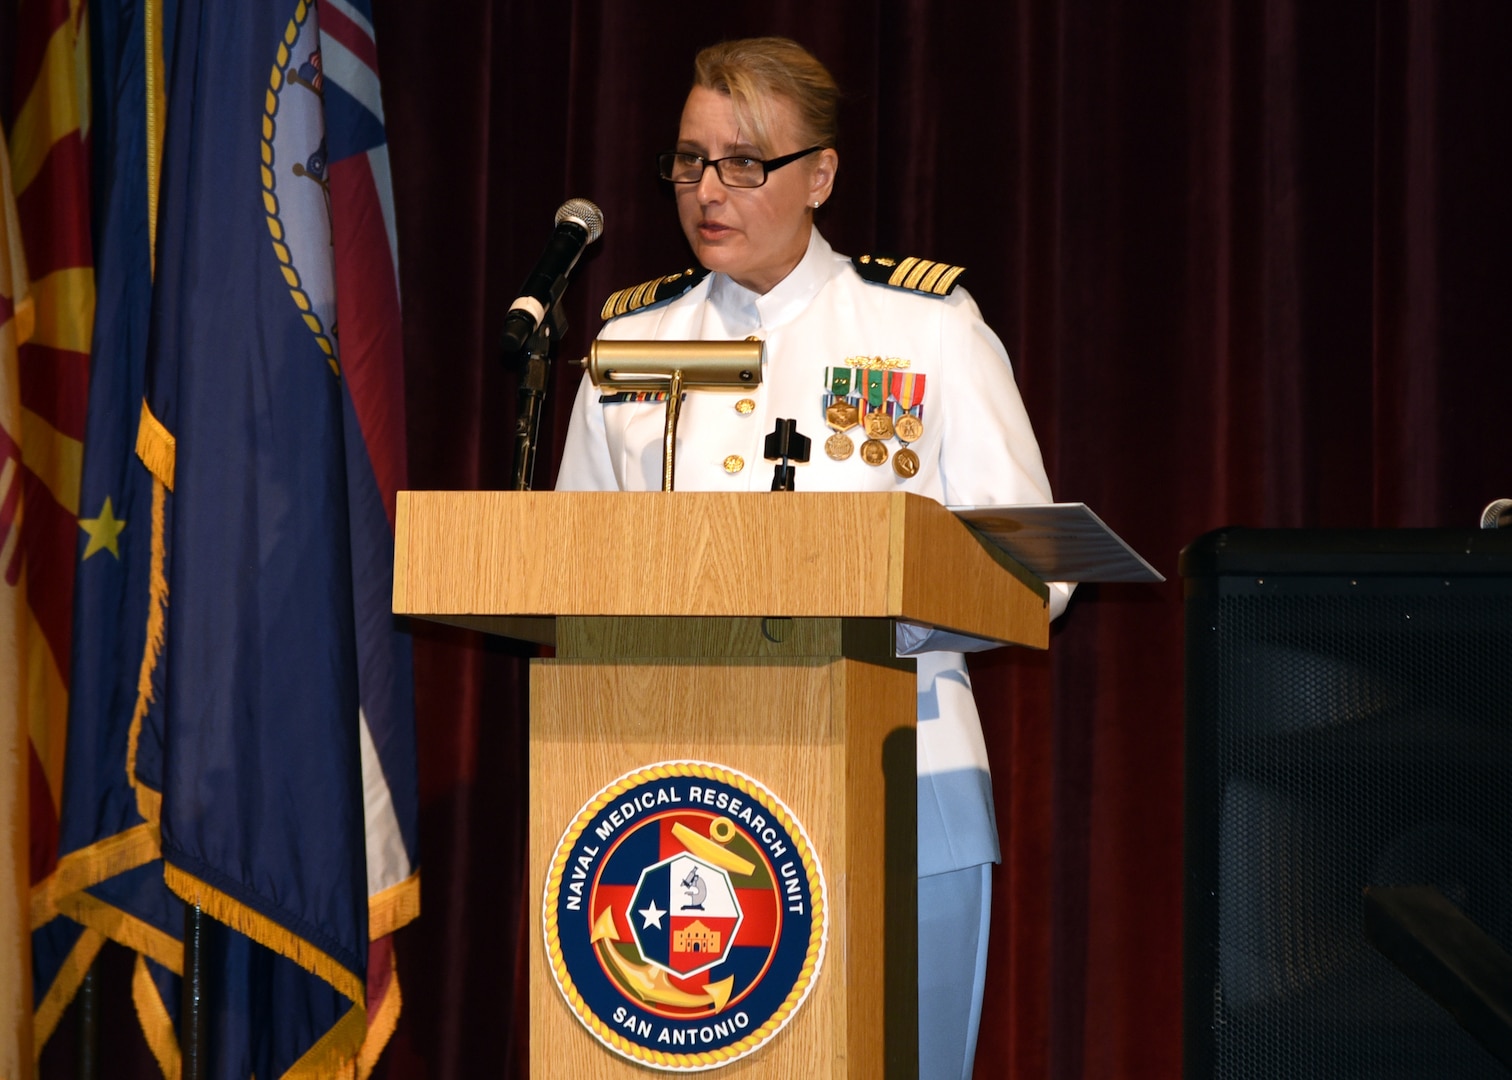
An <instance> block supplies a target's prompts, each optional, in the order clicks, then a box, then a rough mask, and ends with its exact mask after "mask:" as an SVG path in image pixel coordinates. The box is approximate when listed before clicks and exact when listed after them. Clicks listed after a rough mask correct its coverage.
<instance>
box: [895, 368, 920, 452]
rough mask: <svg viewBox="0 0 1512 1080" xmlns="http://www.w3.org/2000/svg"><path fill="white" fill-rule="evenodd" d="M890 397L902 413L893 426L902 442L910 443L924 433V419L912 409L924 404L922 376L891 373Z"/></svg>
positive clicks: (899, 372) (897, 372) (902, 372)
mask: <svg viewBox="0 0 1512 1080" xmlns="http://www.w3.org/2000/svg"><path fill="white" fill-rule="evenodd" d="M891 390H892V397H893V399H894V400H895V401H897V403H898V409H899V410H900V411H901V413H902V415H901V416H899V417H898V419H897V421H896V423H894V424H893V428H894V430H895V431H896V433H897V436H898V438H899V439H900V440H901V441H902V442H906V443H911V442H915V441H917V440H918V439H919V437H920V436H921V435H923V434H924V421H923V420H922V419H921V418H920V417H919V416H918V414H917V413H915V412H914V411H913V410H914V408H915V407H918V408H920V409H921V410H922V408H923V405H924V376H923V375H914V374H910V373H908V372H904V371H894V372H893V373H892V387H891Z"/></svg>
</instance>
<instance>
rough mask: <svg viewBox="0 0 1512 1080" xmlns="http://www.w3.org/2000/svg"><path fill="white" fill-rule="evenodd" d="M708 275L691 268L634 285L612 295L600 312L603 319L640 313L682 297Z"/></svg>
mask: <svg viewBox="0 0 1512 1080" xmlns="http://www.w3.org/2000/svg"><path fill="white" fill-rule="evenodd" d="M707 274H708V271H707V270H705V269H703V268H702V267H699V268H698V269H696V270H695V269H692V268H689V269H687V270H684V271H683V272H682V273H680V274H668V275H667V276H666V277H658V278H652V279H651V280H650V281H643V282H641V283H640V284H639V285H633V286H631V287H630V288H628V289H621V290H620V291H619V292H617V293H613V294H611V295H610V297H609V299H607V300H605V301H604V307H603V310H602V311H600V312H599V318H601V319H613V318H616V317H617V316H620V315H627V314H629V313H630V312H632V311H639V310H640V309H641V308H643V307H649V306H650V305H652V304H655V303H657V302H658V301H661V300H671V299H672V298H673V297H676V296H681V295H682V294H683V293H685V292H687V291H688V290H689V289H691V288H692V287H693V286H695V285H697V284H698V283H699V282H700V281H702V280H703V279H704V277H705V276H706V275H707Z"/></svg>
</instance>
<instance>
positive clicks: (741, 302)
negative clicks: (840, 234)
mask: <svg viewBox="0 0 1512 1080" xmlns="http://www.w3.org/2000/svg"><path fill="white" fill-rule="evenodd" d="M834 254H835V252H834V249H833V248H831V247H830V246H829V241H827V240H825V238H824V237H822V236H820V235H819V230H818V229H814V230H813V232H812V233H810V235H809V245H808V250H807V251H805V252H804V253H803V258H802V259H800V260H799V262H798V265H797V266H795V267H793V269H792V272H791V273H789V274H788V276H787V277H785V278H783V279H782V280H781V281H779V282H778V283H777V284H776V285H774V286H772V288H771V289H770V290H769V291H768V292H766V293H764V294H762V295H757V294H756V293H754V292H752V291H751V290H750V289H747V288H746V287H745V286H744V285H737V284H736V283H735V282H734V281H733V280H731V279H730V278H729V277H727V276H726V275H724V274H714V275H713V279H714V280H713V283H712V284H711V285H710V286H709V302H710V303H712V304H714V305H715V306H716V307H717V308H718V309H719V310H720V313H721V314H722V315H723V316H724V321H725V324H726V326H727V327H729V329H730V330H732V331H734V332H737V333H758V332H760V333H762V334H767V333H770V332H772V331H773V330H777V329H779V328H780V327H781V326H783V325H784V324H785V323H787V322H790V321H791V320H792V319H793V318H795V317H796V316H797V315H798V314H799V313H800V312H802V311H803V310H804V309H805V308H807V307H808V305H809V303H810V302H811V301H812V300H813V299H814V296H815V295H816V294H817V293H818V292H819V290H820V289H822V288H823V287H824V285H825V283H826V282H828V281H829V279H830V278H832V277H834V275H835V258H834Z"/></svg>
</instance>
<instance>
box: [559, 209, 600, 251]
mask: <svg viewBox="0 0 1512 1080" xmlns="http://www.w3.org/2000/svg"><path fill="white" fill-rule="evenodd" d="M564 221H571V222H574V223H575V224H578V225H581V226H582V227H583V229H584V230H585V231H586V232H587V233H588V243H590V244H591V243H593V242H594V241H595V240H597V239H598V238H599V237H600V236H603V235H604V212H603V211H602V210H600V209H599V208H598V207H597V206H595V205H593V203H591V202H589V201H588V200H587V199H568V200H567V201H566V202H564V203H563V204H562V205H561V207H560V208H559V209H558V210H557V212H556V222H555V223H556V224H557V225H560V224H562V222H564Z"/></svg>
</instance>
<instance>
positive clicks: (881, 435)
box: [862, 371, 893, 464]
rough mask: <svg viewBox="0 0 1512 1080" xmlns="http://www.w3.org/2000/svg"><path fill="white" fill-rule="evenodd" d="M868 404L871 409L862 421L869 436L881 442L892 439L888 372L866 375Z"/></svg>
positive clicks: (868, 373)
mask: <svg viewBox="0 0 1512 1080" xmlns="http://www.w3.org/2000/svg"><path fill="white" fill-rule="evenodd" d="M866 403H867V405H869V406H870V407H871V411H870V412H868V413H867V414H866V419H865V420H864V421H862V422H863V423H864V424H865V425H866V434H867V436H868V437H870V438H872V439H876V440H877V441H879V442H884V441H886V440H888V439H890V438H892V437H893V422H892V417H890V416H888V415H887V372H885V371H868V372H867V373H866ZM884 460H885V459H884ZM877 464H880V462H877Z"/></svg>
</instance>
